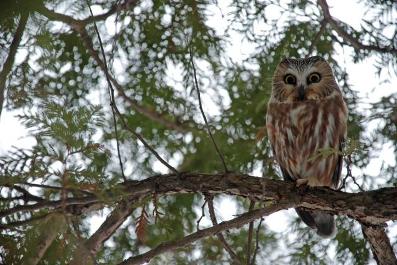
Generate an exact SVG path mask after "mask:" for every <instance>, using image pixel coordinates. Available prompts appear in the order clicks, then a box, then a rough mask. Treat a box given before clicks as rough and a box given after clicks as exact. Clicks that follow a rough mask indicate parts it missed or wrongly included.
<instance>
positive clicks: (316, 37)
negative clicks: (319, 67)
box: [305, 20, 327, 58]
mask: <svg viewBox="0 0 397 265" xmlns="http://www.w3.org/2000/svg"><path fill="white" fill-rule="evenodd" d="M320 24H321V26H320V30H319V31H318V32H317V34H316V36H315V37H314V39H313V40H312V41H311V43H310V47H309V50H308V52H307V55H306V56H305V58H307V57H309V56H310V55H311V54H312V52H313V49H314V46H316V44H317V42H318V40H319V39H320V37H321V35H323V33H324V30H325V26H326V25H327V22H326V21H325V20H322V21H321V23H320Z"/></svg>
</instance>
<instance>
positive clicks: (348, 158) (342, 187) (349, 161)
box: [338, 154, 364, 191]
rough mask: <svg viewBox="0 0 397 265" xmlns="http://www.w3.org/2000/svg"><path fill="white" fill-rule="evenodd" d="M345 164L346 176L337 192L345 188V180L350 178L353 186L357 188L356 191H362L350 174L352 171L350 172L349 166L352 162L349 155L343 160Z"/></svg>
mask: <svg viewBox="0 0 397 265" xmlns="http://www.w3.org/2000/svg"><path fill="white" fill-rule="evenodd" d="M345 163H346V172H347V173H346V176H345V177H344V178H343V179H342V185H341V186H340V188H339V189H338V190H342V189H344V188H345V187H346V183H347V179H348V178H351V179H352V180H353V182H354V184H356V186H357V187H358V189H359V190H360V191H364V189H363V188H362V187H361V186H360V184H358V183H357V181H356V178H355V177H354V176H353V174H352V170H351V166H352V164H353V162H352V157H351V155H350V154H349V155H347V158H346V159H345Z"/></svg>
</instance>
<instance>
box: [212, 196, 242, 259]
mask: <svg viewBox="0 0 397 265" xmlns="http://www.w3.org/2000/svg"><path fill="white" fill-rule="evenodd" d="M205 197H206V201H208V211H209V213H210V218H211V221H212V225H217V224H218V221H217V220H216V214H215V208H214V200H213V199H214V198H213V196H212V195H209V194H207V195H205ZM216 236H217V238H218V240H219V241H220V242H221V243H222V245H223V248H224V249H225V250H226V251H227V253H229V255H230V257H231V258H232V260H233V263H234V264H241V261H240V259H239V257H238V256H237V254H236V253H235V252H234V251H233V249H232V248H231V246H230V245H229V244H228V243H227V241H226V239H225V237H224V236H223V234H222V233H218V234H216Z"/></svg>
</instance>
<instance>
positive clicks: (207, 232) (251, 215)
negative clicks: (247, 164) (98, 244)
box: [119, 202, 292, 265]
mask: <svg viewBox="0 0 397 265" xmlns="http://www.w3.org/2000/svg"><path fill="white" fill-rule="evenodd" d="M291 206H292V205H291V203H288V202H286V203H284V202H281V203H277V204H276V205H271V206H268V207H265V208H262V209H258V210H254V211H251V212H247V213H245V214H242V215H240V216H239V217H237V218H235V219H232V220H230V221H226V222H222V223H220V224H217V225H214V226H212V227H210V228H206V229H202V230H199V231H197V232H195V233H193V234H190V235H188V236H185V237H183V238H181V239H177V240H171V241H168V242H166V243H162V244H160V245H158V246H157V247H155V248H154V249H152V250H149V251H148V252H146V253H143V254H140V255H138V256H135V257H131V258H128V259H126V260H125V261H123V262H121V263H119V265H135V264H142V263H144V262H149V261H150V259H152V258H153V257H155V256H157V255H159V254H161V253H164V252H167V251H172V250H174V249H176V248H179V247H183V246H186V245H188V244H191V243H193V242H195V241H197V240H200V239H202V238H204V237H207V236H212V235H214V234H217V233H220V232H221V231H224V230H227V229H232V228H238V227H241V226H243V225H245V224H246V223H249V222H250V221H253V220H255V219H258V218H261V217H262V216H266V215H270V214H272V213H275V212H277V211H280V210H282V209H286V208H289V207H291Z"/></svg>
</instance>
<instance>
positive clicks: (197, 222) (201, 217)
mask: <svg viewBox="0 0 397 265" xmlns="http://www.w3.org/2000/svg"><path fill="white" fill-rule="evenodd" d="M207 202H208V201H207V197H205V199H204V203H203V205H201V216H200V218H199V219H198V220H197V221H196V228H197V231H198V230H200V222H201V220H202V219H203V218H204V217H205V205H206V204H207Z"/></svg>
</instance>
